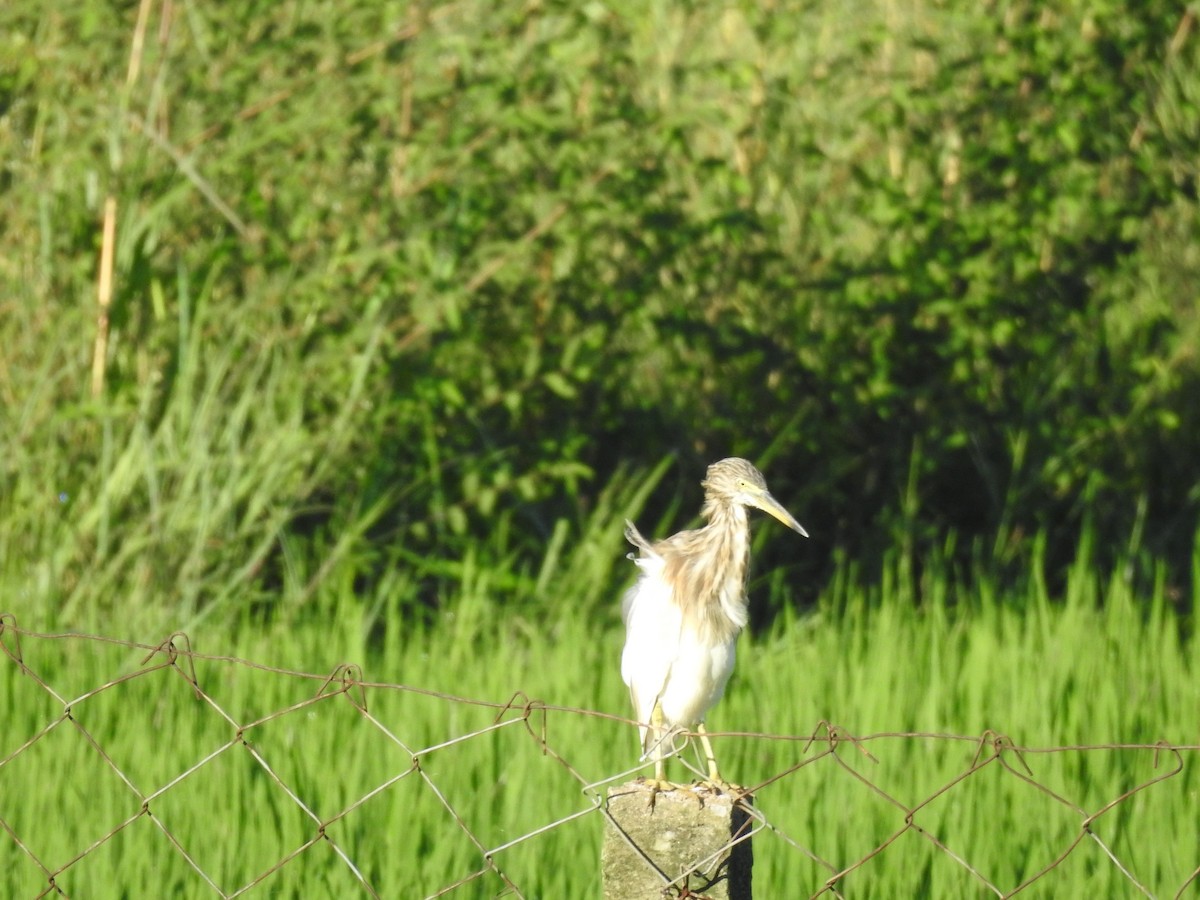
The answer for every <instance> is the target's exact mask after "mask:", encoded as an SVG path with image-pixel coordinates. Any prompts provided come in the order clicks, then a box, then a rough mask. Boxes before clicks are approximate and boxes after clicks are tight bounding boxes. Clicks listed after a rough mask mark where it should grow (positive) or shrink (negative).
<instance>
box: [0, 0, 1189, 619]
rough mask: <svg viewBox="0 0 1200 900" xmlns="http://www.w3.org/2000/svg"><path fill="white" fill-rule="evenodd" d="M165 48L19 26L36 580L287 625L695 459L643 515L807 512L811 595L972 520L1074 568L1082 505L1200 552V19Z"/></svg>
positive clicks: (20, 500)
mask: <svg viewBox="0 0 1200 900" xmlns="http://www.w3.org/2000/svg"><path fill="white" fill-rule="evenodd" d="M152 6H153V5H152ZM412 10H416V11H415V12H414V11H412ZM154 15H155V16H156V17H158V18H157V20H152V21H151V22H150V25H149V27H148V28H147V29H146V30H145V32H144V34H143V36H144V43H139V42H138V41H137V40H131V35H134V34H135V33H136V29H135V24H134V17H135V11H134V10H133V9H132V8H131V9H128V10H126V11H125V13H124V15H123V16H121V17H116V16H112V15H110V14H109V12H108V10H107V8H106V7H105V8H101V7H99V6H97V5H94V4H86V3H85V4H79V5H78V6H77V7H76V8H73V9H71V10H45V9H43V8H42V7H41V6H39V5H37V4H32V3H25V4H17V5H16V7H15V8H14V9H12V10H10V12H9V18H10V19H11V20H12V27H10V28H9V29H6V32H7V34H6V36H5V38H4V41H5V42H6V44H7V47H6V53H5V55H6V56H7V57H8V58H9V59H10V60H13V61H14V62H13V64H12V65H10V66H8V67H7V68H6V69H5V70H3V72H0V116H2V119H0V140H2V141H3V143H4V152H3V159H4V162H3V169H2V174H0V179H2V180H0V190H2V191H3V196H4V210H5V212H4V222H5V225H4V227H5V231H6V234H7V237H8V240H7V243H8V245H9V247H10V250H9V252H8V253H7V254H5V259H4V260H0V276H2V277H3V279H4V281H5V282H6V284H7V290H6V291H5V296H6V299H5V300H4V301H3V304H4V308H5V311H6V312H5V316H4V318H3V321H2V324H0V328H2V329H3V333H2V336H3V340H4V346H5V350H4V355H3V365H2V366H0V395H2V396H3V399H4V404H3V405H4V409H5V413H4V416H5V421H4V423H3V430H4V435H5V438H4V440H5V443H6V445H7V452H6V453H5V455H4V456H5V458H4V461H3V462H2V463H0V478H2V484H3V495H4V500H3V501H2V502H3V503H4V504H5V506H6V507H7V508H6V510H5V517H6V519H7V521H8V525H7V527H6V529H5V530H4V533H3V535H2V537H0V546H2V547H3V548H4V551H5V557H6V558H7V559H9V560H10V561H12V564H11V565H8V567H7V571H6V577H9V578H10V579H13V581H10V584H11V583H19V584H26V583H28V580H29V578H30V572H31V571H37V572H40V573H41V575H40V576H39V578H40V579H41V580H40V581H39V582H38V583H39V584H42V585H43V587H44V588H45V589H46V590H47V591H48V592H49V595H50V596H57V595H58V594H62V597H63V599H64V602H66V603H67V604H68V605H70V604H72V603H75V604H78V603H83V602H86V601H85V599H84V595H80V594H79V593H78V590H77V585H78V583H79V579H81V578H82V577H83V572H84V570H87V571H88V573H89V574H88V579H89V580H91V579H96V578H98V576H97V575H96V573H97V572H105V573H108V574H107V575H106V576H105V578H107V579H108V580H104V579H100V581H99V583H101V584H103V585H106V586H107V589H108V590H111V591H114V592H117V593H119V592H120V591H121V590H123V587H122V586H123V585H125V584H126V582H127V580H128V579H130V578H133V579H136V580H137V581H138V583H139V584H147V583H148V584H154V585H159V586H161V587H163V588H169V589H176V590H180V591H182V592H183V593H184V594H188V595H189V596H188V598H187V599H188V600H189V602H191V603H193V604H195V605H196V606H197V607H203V606H204V605H205V604H206V603H209V602H211V601H212V600H214V599H219V598H220V596H221V595H222V592H226V593H227V592H229V591H232V590H235V589H236V590H242V589H245V588H246V587H247V586H249V587H250V588H252V589H256V590H258V591H260V592H261V594H262V596H263V598H264V600H266V601H268V602H269V596H270V592H271V590H272V588H273V586H274V585H277V584H278V583H280V582H281V581H282V580H286V579H288V578H297V577H300V578H312V579H316V580H319V578H320V577H322V573H323V572H324V570H323V569H321V568H320V567H319V566H318V565H317V564H312V565H313V568H314V569H315V571H313V572H305V573H302V574H297V572H298V569H297V567H298V566H299V565H300V564H298V563H297V559H304V558H310V557H312V556H314V555H315V556H317V557H322V556H326V555H329V554H342V555H347V554H349V555H354V554H357V555H359V556H361V559H360V560H359V563H360V564H358V565H357V566H356V567H355V571H357V572H358V573H359V577H360V578H362V579H379V578H383V577H385V573H386V572H388V571H391V570H393V569H394V568H395V567H396V566H397V565H403V566H404V567H406V568H407V569H408V570H410V571H413V572H416V573H417V574H418V576H419V577H421V578H423V579H425V582H426V584H427V588H426V595H427V596H428V597H429V598H430V599H435V598H436V597H437V596H438V592H439V591H441V590H443V589H444V588H445V587H447V586H448V585H449V586H452V585H453V584H454V583H455V580H456V579H457V578H459V577H461V569H460V568H459V567H458V563H459V562H461V561H462V560H464V559H467V558H468V557H469V556H471V555H472V554H478V553H482V554H484V555H486V556H488V558H490V559H492V560H493V561H494V562H496V563H501V562H503V563H504V565H505V566H506V567H507V568H509V569H510V570H511V571H512V572H513V573H514V574H516V575H519V574H520V573H522V572H531V571H532V568H533V567H534V566H535V565H537V564H538V563H539V562H540V561H541V559H542V555H543V553H544V545H545V543H546V542H547V541H548V540H550V539H551V537H552V536H553V535H555V534H556V533H557V532H556V522H559V521H561V520H563V519H564V518H565V519H567V520H569V521H571V522H574V523H577V526H576V527H581V526H580V525H579V524H578V523H582V522H583V521H584V520H585V519H586V517H587V515H588V513H589V511H590V510H591V509H592V508H593V506H594V504H595V503H596V502H597V498H598V496H599V495H600V493H601V489H602V487H603V486H604V485H606V484H608V483H609V482H610V480H612V479H613V478H614V477H620V478H625V477H628V474H627V473H629V472H634V473H644V472H648V471H649V470H650V468H651V467H652V466H653V465H654V464H655V463H657V462H658V461H659V460H662V459H663V458H664V457H668V456H670V457H674V458H676V459H677V460H678V462H677V464H676V465H675V466H673V467H672V468H671V470H670V471H671V478H670V479H668V480H666V481H663V482H661V483H660V485H659V488H658V489H657V491H656V492H655V493H654V494H653V495H652V500H651V507H653V509H652V510H651V511H650V512H647V513H645V514H644V515H646V516H647V517H649V518H650V519H651V520H652V521H653V519H654V516H655V515H656V514H662V513H663V512H664V511H665V510H666V509H667V507H668V504H674V503H681V504H682V507H680V508H679V509H680V510H681V511H680V512H678V513H677V514H676V515H675V516H674V518H673V519H672V523H673V524H678V523H679V522H680V521H681V520H682V518H683V512H682V511H687V512H690V511H691V509H693V508H694V507H697V506H698V503H699V498H698V488H697V485H696V482H697V481H698V476H699V474H700V472H701V471H702V468H703V466H704V465H705V464H706V463H707V462H709V461H711V460H712V459H714V458H717V457H719V456H723V455H728V454H740V455H746V456H749V457H751V458H753V459H756V460H759V461H760V462H762V463H764V467H765V468H767V469H768V470H769V475H770V481H771V483H772V486H773V488H774V489H775V492H776V494H777V495H779V496H781V497H783V498H785V499H786V500H787V501H788V503H789V505H790V506H791V507H792V508H793V509H794V510H795V512H796V513H797V515H798V516H799V517H800V518H801V520H802V521H804V522H805V523H806V524H808V525H809V526H810V530H811V531H812V532H813V533H814V535H815V536H816V539H817V543H816V544H815V545H812V546H814V547H816V550H812V548H811V547H810V548H808V550H807V551H806V554H805V555H806V556H807V557H808V558H809V559H811V560H814V561H813V562H810V563H807V564H805V565H806V566H807V568H806V569H804V571H805V572H806V573H807V574H808V575H809V576H819V574H820V573H821V571H822V570H823V566H824V563H823V562H822V561H823V560H826V559H828V558H829V556H830V553H829V551H830V549H831V548H833V547H838V548H842V549H843V550H844V551H845V552H847V553H851V554H857V555H861V556H863V557H864V558H866V559H870V558H873V557H875V556H878V555H879V554H880V553H881V552H882V551H883V550H884V549H886V548H887V547H889V546H892V545H894V544H895V542H896V540H897V539H898V538H902V539H903V540H904V541H905V542H906V543H905V546H906V548H907V549H919V548H921V547H933V546H938V547H940V546H944V545H945V544H946V541H947V535H949V534H951V533H953V534H956V535H959V540H958V543H957V546H958V547H960V548H963V549H964V550H966V551H970V552H979V551H981V550H982V552H984V553H985V555H989V556H992V557H993V558H995V559H997V560H998V561H1000V562H1013V563H1020V562H1021V561H1022V560H1024V559H1025V558H1026V552H1027V545H1028V541H1026V540H1025V539H1024V536H1026V535H1029V534H1031V533H1034V532H1038V531H1044V532H1047V533H1048V535H1049V537H1050V540H1051V546H1052V547H1054V548H1057V550H1055V551H1054V552H1056V553H1058V554H1059V555H1060V556H1059V558H1060V559H1062V558H1066V556H1067V555H1069V554H1070V552H1071V544H1072V542H1073V541H1074V539H1075V536H1076V535H1077V534H1078V533H1079V528H1080V524H1081V522H1083V521H1084V520H1088V521H1090V522H1091V523H1092V525H1094V526H1095V527H1096V528H1097V529H1098V530H1099V533H1100V534H1101V535H1102V537H1103V538H1104V540H1103V541H1102V542H1101V544H1100V546H1101V547H1108V546H1120V547H1126V546H1128V545H1131V544H1132V545H1134V546H1135V547H1138V546H1143V545H1144V546H1146V547H1148V548H1149V549H1151V550H1154V551H1156V552H1158V553H1161V554H1166V555H1168V556H1170V557H1172V558H1174V559H1175V560H1177V561H1182V560H1184V559H1185V558H1188V557H1189V556H1190V552H1191V549H1192V538H1193V534H1194V531H1195V526H1196V512H1197V508H1198V506H1200V486H1198V485H1200V481H1198V479H1197V475H1196V468H1195V464H1194V460H1195V459H1196V458H1197V456H1198V455H1200V421H1198V418H1200V416H1198V413H1197V409H1198V408H1200V384H1198V376H1200V366H1198V361H1197V358H1196V353H1195V348H1196V346H1197V341H1198V339H1200V324H1198V323H1200V312H1198V310H1197V304H1196V300H1197V297H1196V287H1195V285H1196V284H1197V283H1198V281H1197V275H1198V274H1200V251H1198V250H1197V246H1200V244H1198V242H1197V238H1198V237H1200V234H1198V228H1197V224H1198V220H1197V206H1196V204H1197V198H1196V165H1197V159H1200V155H1198V153H1197V150H1198V149H1200V126H1197V124H1196V123H1197V122H1200V116H1198V114H1197V101H1198V99H1200V96H1198V95H1200V78H1198V76H1197V67H1196V62H1197V50H1196V41H1195V36H1194V35H1193V34H1192V30H1193V21H1194V17H1193V15H1192V13H1191V12H1183V13H1181V12H1180V10H1179V8H1178V6H1177V5H1175V4H1168V3H1150V4H1136V5H1133V4H1129V5H1126V4H1120V3H1115V2H1113V3H1101V4H1083V3H1068V4H1060V5H1059V6H1058V7H1057V8H1054V9H1048V8H1045V7H1044V6H1043V5H1042V4H1035V3H1024V2H1010V3H1001V4H990V5H984V6H979V5H974V4H948V5H947V4H936V5H935V4H920V3H918V4H913V5H912V6H911V7H909V8H907V9H906V10H904V11H900V10H899V9H898V8H897V7H896V6H895V4H881V5H879V6H878V8H877V7H876V5H875V4H871V3H868V4H863V5H862V8H861V9H859V10H858V13H857V14H856V15H851V16H847V15H845V13H844V11H843V10H841V9H833V8H831V9H830V10H828V11H823V10H821V9H818V8H815V7H810V6H808V5H806V4H784V5H778V4H776V5H775V6H774V7H773V8H763V9H758V8H755V7H752V6H745V7H728V8H724V9H716V8H713V9H709V8H707V7H703V6H701V7H700V8H698V9H693V10H689V9H687V8H684V7H680V8H675V7H671V6H668V5H655V4H652V5H650V6H649V7H646V6H645V5H643V4H625V3H613V4H609V5H608V6H604V5H601V4H589V5H585V6H583V7H582V8H580V7H577V6H576V5H574V4H565V3H556V2H547V3H541V4H533V5H529V4H501V5H499V6H498V7H495V8H489V9H486V10H484V9H475V8H474V7H470V6H456V5H447V6H433V7H430V8H428V9H425V8H416V7H413V8H411V9H410V7H409V6H406V5H403V4H394V5H384V6H383V7H382V8H378V9H377V8H375V7H371V8H369V9H368V8H366V7H364V8H361V9H357V10H353V11H349V12H347V11H346V10H345V9H344V7H343V5H341V4H336V3H333V2H331V0H327V2H317V3H306V4H295V3H271V4H265V3H259V4H241V5H234V6H230V5H217V6H210V7H205V8H204V9H195V8H190V7H189V8H188V10H187V12H186V14H185V13H184V12H182V11H181V10H177V9H174V8H173V7H165V8H162V9H159V8H154ZM164 15H167V16H174V18H171V19H170V20H169V21H164V20H162V16H164ZM152 19H153V17H152ZM131 47H132V48H133V49H132V50H131ZM131 60H133V61H135V62H136V63H137V64H138V65H137V69H136V71H133V69H132V68H131V65H130V63H131ZM106 196H112V197H114V198H115V199H116V200H117V209H118V215H117V234H118V243H117V252H116V285H117V290H116V295H115V298H114V302H113V308H112V331H111V341H110V343H109V347H108V353H107V357H106V360H105V376H106V380H105V385H104V390H103V393H102V395H101V396H100V397H99V398H97V399H95V400H91V399H89V386H88V378H89V375H90V362H91V360H90V353H91V351H92V347H93V340H94V337H95V332H96V325H95V322H96V313H95V300H94V297H95V287H94V285H95V280H96V269H97V263H96V261H97V254H98V251H99V250H100V237H99V235H100V222H101V218H102V205H103V201H104V198H105V197H106ZM621 473H624V474H621ZM672 508H674V507H672ZM64 509H65V510H67V512H63V510H64ZM48 510H49V511H48ZM664 527H665V526H664ZM364 537H369V538H370V540H360V539H361V538H364ZM616 542H619V534H618V535H617V536H616V538H615V539H614V544H613V546H612V547H608V546H606V547H605V549H604V552H611V551H612V550H613V549H615V545H616ZM475 547H479V548H481V549H477V550H475V549H473V550H471V551H470V552H468V548H475ZM771 549H772V550H774V552H776V553H777V554H780V555H779V556H778V557H777V558H775V559H774V560H772V562H773V563H776V564H778V563H780V562H783V561H784V560H783V556H782V555H783V554H785V553H786V554H787V557H788V558H789V559H791V558H793V557H794V555H795V553H794V548H792V547H788V548H782V547H778V546H773V547H772V548H771ZM598 552H599V551H598ZM1052 558H1053V553H1052ZM795 565H799V564H795ZM300 568H303V566H300ZM1181 571H1182V570H1181ZM819 582H820V579H819V577H813V578H810V581H809V583H810V584H812V585H814V588H815V586H816V585H818V584H819ZM539 583H540V582H539ZM182 585H188V586H190V587H188V588H186V589H185V588H183V587H181V586H182ZM238 585H240V586H241V587H236V586H238ZM531 586H532V581H522V580H520V579H519V578H518V580H517V581H514V582H513V583H512V584H511V585H510V586H509V589H510V590H512V591H514V592H517V593H521V592H528V591H529V590H530V589H531ZM92 589H93V590H99V589H100V588H96V587H93V588H92Z"/></svg>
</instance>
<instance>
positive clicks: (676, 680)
mask: <svg viewBox="0 0 1200 900" xmlns="http://www.w3.org/2000/svg"><path fill="white" fill-rule="evenodd" d="M701 486H702V487H703V488H704V506H703V508H702V509H701V510H700V515H701V516H702V517H703V518H704V519H705V520H707V523H706V524H705V525H704V526H702V527H700V528H696V529H692V530H688V531H681V532H679V533H678V534H674V535H672V536H671V537H669V538H664V539H663V540H661V541H656V542H654V543H651V542H650V541H648V540H646V539H645V538H644V537H643V536H642V534H641V532H640V531H638V529H637V526H636V525H634V524H633V522H631V521H629V520H626V522H625V539H626V540H628V541H629V543H631V544H632V545H633V546H634V547H636V548H637V552H636V553H630V554H629V558H630V559H632V560H633V561H634V563H635V564H636V565H637V567H638V569H639V575H638V579H637V581H636V582H635V583H634V585H633V586H632V587H631V588H629V590H628V591H627V592H626V594H625V597H624V600H623V601H622V604H621V616H622V618H623V619H624V621H625V648H624V650H623V651H622V653H621V677H622V678H623V679H624V681H625V684H626V685H628V686H629V695H630V698H631V699H632V700H633V708H634V711H635V713H636V715H637V720H638V723H639V726H640V735H641V741H642V751H643V757H642V758H643V759H645V758H647V757H650V758H653V759H654V779H653V781H652V782H651V785H652V787H653V790H654V791H655V792H657V791H667V790H673V789H674V788H675V785H673V784H671V783H670V782H668V781H667V780H666V759H665V754H664V752H663V744H664V743H665V741H666V740H667V739H668V738H669V737H670V736H671V735H672V734H674V733H677V731H678V730H679V729H688V728H691V727H693V726H694V727H695V729H696V733H697V735H698V736H699V738H700V744H701V747H702V749H703V751H704V757H705V761H706V762H707V765H708V784H709V785H710V786H711V787H713V788H714V789H717V790H724V789H727V788H729V787H730V784H729V783H728V782H726V781H725V780H724V779H722V777H721V773H720V770H719V769H718V767H717V761H716V757H715V756H714V754H713V748H712V743H711V742H710V741H709V739H708V732H707V731H706V729H705V726H704V720H705V717H706V716H707V714H708V711H709V710H710V709H711V708H712V707H713V705H714V704H715V703H716V702H717V701H718V700H720V699H721V695H722V694H723V693H724V692H725V685H726V683H727V682H728V681H729V676H730V674H731V673H732V672H733V664H734V657H735V652H736V646H737V639H738V635H739V634H740V633H741V631H742V629H743V628H745V627H746V622H747V620H748V618H749V611H748V609H747V605H746V577H747V574H748V571H749V567H750V521H749V516H748V515H747V512H746V511H747V509H748V508H749V507H754V508H755V509H760V510H762V511H763V512H766V513H769V514H770V515H772V516H774V517H775V518H776V519H778V520H779V521H780V522H782V523H783V524H784V525H786V526H787V527H788V528H791V529H792V530H793V531H797V532H799V533H800V534H801V535H803V536H804V537H808V532H807V531H805V530H804V528H803V527H802V526H801V525H800V523H799V522H797V521H796V519H795V518H794V517H793V516H792V514H791V513H789V512H788V511H787V510H786V509H785V508H784V507H783V505H782V504H781V503H780V502H779V501H778V500H776V499H775V498H774V497H772V496H771V493H770V491H768V490H767V482H766V479H765V478H763V475H762V473H761V472H760V471H758V469H756V468H755V467H754V466H753V465H752V464H751V463H749V462H747V461H746V460H744V459H738V458H730V459H722V460H720V461H719V462H715V463H713V464H712V465H711V466H709V467H708V472H707V473H706V476H705V479H704V481H703V482H702V483H701ZM652 796H653V795H652Z"/></svg>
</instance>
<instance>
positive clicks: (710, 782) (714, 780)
mask: <svg viewBox="0 0 1200 900" xmlns="http://www.w3.org/2000/svg"><path fill="white" fill-rule="evenodd" d="M695 786H696V787H698V788H702V789H704V790H707V791H712V792H713V793H714V794H733V795H734V796H735V797H736V796H744V795H745V794H747V793H749V792H748V791H747V790H746V788H745V787H743V786H742V785H740V784H734V783H733V782H732V781H726V780H725V779H724V778H722V777H721V776H720V775H719V774H717V775H715V776H714V775H710V776H709V777H708V778H704V779H701V780H699V781H697V782H696V783H695Z"/></svg>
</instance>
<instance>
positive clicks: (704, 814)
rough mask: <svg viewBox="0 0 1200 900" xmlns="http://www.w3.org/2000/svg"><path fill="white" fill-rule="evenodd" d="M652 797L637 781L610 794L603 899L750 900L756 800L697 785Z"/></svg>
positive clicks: (603, 866)
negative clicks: (692, 898)
mask: <svg viewBox="0 0 1200 900" xmlns="http://www.w3.org/2000/svg"><path fill="white" fill-rule="evenodd" d="M735 797H736V801H735ZM650 799H651V791H650V788H649V787H647V786H646V785H645V784H644V783H642V782H638V781H631V782H629V783H627V784H623V785H619V786H617V787H613V788H609V790H608V803H607V808H608V813H609V815H608V816H606V817H605V823H606V824H605V831H604V849H603V853H602V869H603V877H604V900H662V898H664V897H680V896H688V895H687V894H686V893H685V891H691V892H692V894H693V895H694V894H700V895H703V896H704V897H705V898H711V900H751V889H750V878H751V867H752V865H753V861H754V857H753V851H752V850H751V847H750V838H749V837H748V835H749V833H750V829H751V826H752V824H753V821H752V819H751V818H750V814H749V812H748V808H749V807H750V806H751V805H752V804H753V798H751V797H737V796H736V795H734V794H728V793H719V792H717V791H715V790H712V789H710V788H706V787H701V786H697V787H683V788H678V789H676V790H673V791H662V792H659V793H658V794H656V795H654V805H653V806H651V805H650ZM739 838H740V840H739ZM734 841H736V843H733V842H734Z"/></svg>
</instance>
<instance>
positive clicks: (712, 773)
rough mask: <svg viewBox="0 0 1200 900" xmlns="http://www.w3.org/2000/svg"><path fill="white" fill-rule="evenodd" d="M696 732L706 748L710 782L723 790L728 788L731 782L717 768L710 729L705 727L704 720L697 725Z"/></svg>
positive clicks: (702, 745)
mask: <svg viewBox="0 0 1200 900" xmlns="http://www.w3.org/2000/svg"><path fill="white" fill-rule="evenodd" d="M696 733H697V734H699V735H700V746H701V747H702V748H703V749H704V759H705V761H706V762H707V763H708V781H709V783H710V784H711V785H712V786H713V787H715V788H719V789H721V790H724V789H725V788H728V787H729V782H727V781H726V780H725V779H724V778H722V777H721V772H720V770H719V769H718V768H717V758H716V756H715V755H714V754H713V748H712V741H710V740H709V739H708V729H706V728H705V727H704V723H703V722H700V723H698V724H697V725H696Z"/></svg>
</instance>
